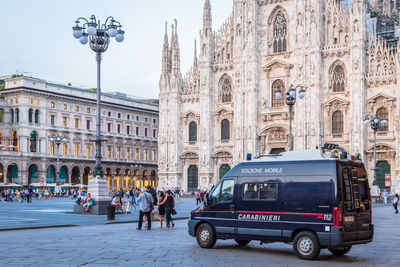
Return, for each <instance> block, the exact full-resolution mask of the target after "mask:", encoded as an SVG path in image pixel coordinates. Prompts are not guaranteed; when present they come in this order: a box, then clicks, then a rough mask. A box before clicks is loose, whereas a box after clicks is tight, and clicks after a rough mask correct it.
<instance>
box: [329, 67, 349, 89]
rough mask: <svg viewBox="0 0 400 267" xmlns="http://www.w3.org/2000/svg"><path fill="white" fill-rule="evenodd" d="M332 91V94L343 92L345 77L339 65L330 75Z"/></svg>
mask: <svg viewBox="0 0 400 267" xmlns="http://www.w3.org/2000/svg"><path fill="white" fill-rule="evenodd" d="M331 79H332V91H333V92H343V91H344V88H345V80H346V76H345V74H344V69H343V67H342V66H341V65H337V66H336V67H335V68H334V70H333V74H332V78H331Z"/></svg>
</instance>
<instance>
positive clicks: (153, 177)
mask: <svg viewBox="0 0 400 267" xmlns="http://www.w3.org/2000/svg"><path fill="white" fill-rule="evenodd" d="M150 177H151V178H150V185H151V186H152V187H157V186H158V184H157V176H156V171H154V170H153V171H151V174H150Z"/></svg>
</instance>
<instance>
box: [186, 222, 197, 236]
mask: <svg viewBox="0 0 400 267" xmlns="http://www.w3.org/2000/svg"><path fill="white" fill-rule="evenodd" d="M199 222H200V220H193V219H190V220H189V221H188V232H189V235H190V236H196V233H195V231H194V229H195V228H196V225H197V224H198V223H199Z"/></svg>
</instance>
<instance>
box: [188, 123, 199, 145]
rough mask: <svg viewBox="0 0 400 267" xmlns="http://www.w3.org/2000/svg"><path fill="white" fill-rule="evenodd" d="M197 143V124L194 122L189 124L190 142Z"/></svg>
mask: <svg viewBox="0 0 400 267" xmlns="http://www.w3.org/2000/svg"><path fill="white" fill-rule="evenodd" d="M196 141H197V123H196V122H194V121H192V122H191V123H189V142H196Z"/></svg>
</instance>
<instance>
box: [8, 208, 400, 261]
mask: <svg viewBox="0 0 400 267" xmlns="http://www.w3.org/2000/svg"><path fill="white" fill-rule="evenodd" d="M373 214H374V224H375V229H376V232H375V239H374V241H373V242H372V243H370V244H367V245H359V246H354V247H353V249H352V251H351V252H350V253H349V254H348V255H347V256H341V257H339V256H334V255H332V254H330V253H329V251H327V250H323V251H321V256H320V257H319V258H318V260H315V261H303V260H300V259H298V258H297V257H296V256H295V255H294V253H293V251H292V247H291V246H290V245H286V244H280V243H274V244H268V245H259V243H258V242H255V241H253V242H251V243H250V245H249V246H247V247H238V246H237V245H236V244H235V242H234V241H232V240H225V241H224V240H219V241H218V242H217V244H216V246H215V247H214V248H213V249H209V250H207V249H202V248H200V247H198V246H197V243H196V241H195V239H194V238H192V237H190V236H189V235H188V233H187V222H186V221H177V222H176V227H175V228H172V229H166V228H163V229H159V228H158V226H159V225H158V223H154V224H153V230H151V231H145V230H142V231H137V230H135V228H136V224H131V223H129V224H114V225H92V226H81V227H72V228H58V229H40V230H37V229H36V230H22V231H6V232H0V240H1V244H2V246H1V248H0V266H43V265H45V266H118V265H121V266H122V265H123V266H142V265H143V266H242V267H244V266H399V264H400V245H399V237H400V233H399V227H400V215H395V214H393V208H392V207H391V206H385V207H383V206H380V207H376V208H374V211H373Z"/></svg>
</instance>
